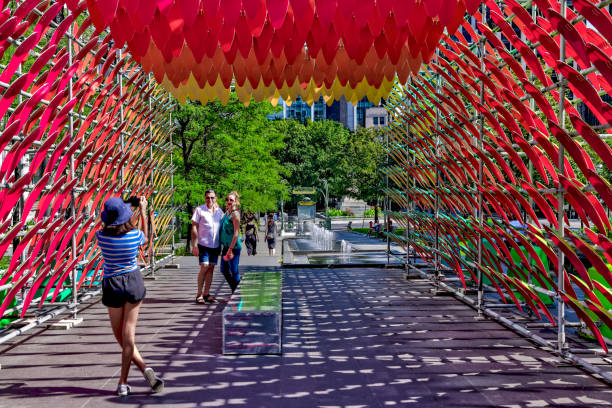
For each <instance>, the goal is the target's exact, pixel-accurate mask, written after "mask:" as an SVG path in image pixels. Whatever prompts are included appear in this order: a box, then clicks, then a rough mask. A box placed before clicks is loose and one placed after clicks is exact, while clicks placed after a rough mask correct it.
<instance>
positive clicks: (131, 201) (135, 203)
mask: <svg viewBox="0 0 612 408" xmlns="http://www.w3.org/2000/svg"><path fill="white" fill-rule="evenodd" d="M123 202H124V203H126V204H130V205H131V206H132V207H136V208H138V207H139V206H140V197H137V196H131V197H130V198H128V199H127V200H123Z"/></svg>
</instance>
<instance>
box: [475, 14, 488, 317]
mask: <svg viewBox="0 0 612 408" xmlns="http://www.w3.org/2000/svg"><path fill="white" fill-rule="evenodd" d="M480 13H481V15H482V23H483V24H486V23H487V6H486V5H485V4H482V6H481V8H480ZM479 42H480V44H479V45H478V50H479V54H480V55H479V59H480V70H481V71H482V72H485V70H486V66H485V39H484V37H482V38H481V39H480V41H479ZM484 103H485V84H484V81H483V80H480V105H481V108H482V107H484ZM479 116H480V121H479V122H480V124H479V129H478V149H479V150H480V151H482V150H483V143H482V141H483V136H484V115H483V114H482V112H481V113H479ZM483 170H484V169H483V162H482V159H480V158H479V159H478V187H479V188H478V189H477V191H478V225H479V227H480V229H482V228H483V224H484V214H483V196H482V191H481V188H483ZM482 249H483V239H482V232H480V231H479V232H478V261H477V262H476V263H477V268H478V271H477V273H478V314H479V315H482V308H483V306H484V282H483V278H484V277H483V274H482Z"/></svg>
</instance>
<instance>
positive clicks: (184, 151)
mask: <svg viewBox="0 0 612 408" xmlns="http://www.w3.org/2000/svg"><path fill="white" fill-rule="evenodd" d="M272 112H273V107H272V106H271V105H270V104H267V103H251V104H250V105H249V106H248V107H245V106H243V105H242V103H240V102H239V101H238V99H237V98H236V97H235V96H232V98H231V99H230V102H229V103H228V104H227V106H223V105H222V104H221V103H219V102H211V103H209V104H207V105H205V106H202V105H201V104H200V103H199V102H191V101H189V102H187V103H186V104H185V105H183V106H178V107H177V109H176V111H175V113H174V115H173V118H174V120H175V122H176V125H177V130H176V132H175V134H174V139H173V143H174V146H175V150H174V156H173V157H174V160H175V164H176V165H177V167H178V169H177V172H176V178H175V184H176V188H177V190H176V193H175V200H176V202H177V203H179V204H186V205H187V207H188V209H189V210H188V211H191V210H192V208H193V206H197V205H201V204H202V203H204V192H205V191H206V190H207V189H209V188H213V189H215V191H216V192H217V195H218V196H219V202H220V204H222V203H223V198H224V197H225V195H226V194H227V193H229V192H230V191H232V190H236V191H238V192H239V193H240V195H241V204H242V208H243V209H245V210H250V211H266V210H272V209H276V207H277V203H278V200H279V198H280V196H281V194H284V193H285V187H284V186H283V184H282V183H281V180H282V178H283V176H282V174H283V171H284V170H283V167H282V166H281V165H280V164H279V163H278V161H277V159H276V158H275V157H274V156H273V154H272V153H273V152H275V151H278V150H281V149H282V148H283V146H284V144H283V135H282V134H280V133H279V132H278V130H277V129H276V128H275V127H274V126H273V123H272V122H270V121H269V120H268V119H267V115H268V114H269V113H272Z"/></svg>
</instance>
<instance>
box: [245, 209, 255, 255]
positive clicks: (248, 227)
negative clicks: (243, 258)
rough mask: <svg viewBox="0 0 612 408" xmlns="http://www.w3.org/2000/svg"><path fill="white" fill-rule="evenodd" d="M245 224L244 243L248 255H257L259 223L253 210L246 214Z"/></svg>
mask: <svg viewBox="0 0 612 408" xmlns="http://www.w3.org/2000/svg"><path fill="white" fill-rule="evenodd" d="M245 221H246V222H245V224H244V244H245V245H246V248H247V254H248V255H257V223H256V221H255V216H254V215H253V213H252V212H250V211H249V212H248V213H247V215H246V219H245Z"/></svg>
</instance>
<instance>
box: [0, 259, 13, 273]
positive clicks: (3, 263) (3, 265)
mask: <svg viewBox="0 0 612 408" xmlns="http://www.w3.org/2000/svg"><path fill="white" fill-rule="evenodd" d="M10 263H11V258H10V257H8V256H3V257H2V258H0V270H3V269H8V267H9V265H10Z"/></svg>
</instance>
